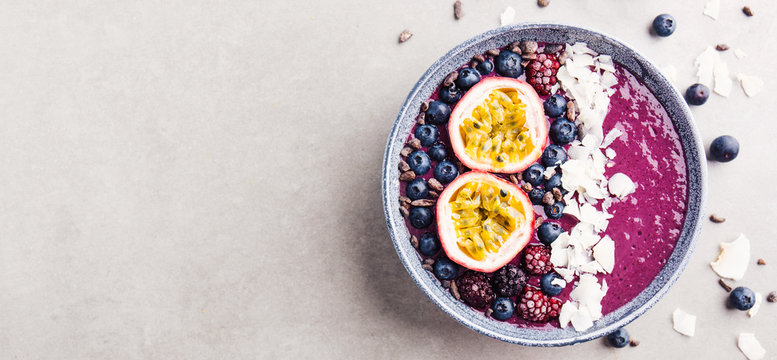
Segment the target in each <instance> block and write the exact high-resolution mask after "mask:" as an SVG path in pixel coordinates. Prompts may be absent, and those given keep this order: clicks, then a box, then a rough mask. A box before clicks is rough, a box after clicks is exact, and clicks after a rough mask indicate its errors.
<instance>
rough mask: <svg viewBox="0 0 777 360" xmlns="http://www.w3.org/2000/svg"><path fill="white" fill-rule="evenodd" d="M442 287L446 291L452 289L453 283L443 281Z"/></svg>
mask: <svg viewBox="0 0 777 360" xmlns="http://www.w3.org/2000/svg"><path fill="white" fill-rule="evenodd" d="M442 287H443V288H445V289H450V287H451V281H450V280H443V281H442Z"/></svg>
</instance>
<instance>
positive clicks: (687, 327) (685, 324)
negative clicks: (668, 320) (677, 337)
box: [672, 308, 696, 336]
mask: <svg viewBox="0 0 777 360" xmlns="http://www.w3.org/2000/svg"><path fill="white" fill-rule="evenodd" d="M672 323H673V327H674V330H675V331H677V332H679V333H680V334H683V335H685V336H693V334H694V333H696V315H691V314H689V313H687V312H685V311H683V310H682V309H680V308H677V309H675V310H674V312H673V313H672Z"/></svg>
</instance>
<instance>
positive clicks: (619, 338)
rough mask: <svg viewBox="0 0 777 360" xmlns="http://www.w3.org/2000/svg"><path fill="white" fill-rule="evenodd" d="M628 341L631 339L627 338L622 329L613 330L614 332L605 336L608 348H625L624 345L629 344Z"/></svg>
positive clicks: (627, 333)
mask: <svg viewBox="0 0 777 360" xmlns="http://www.w3.org/2000/svg"><path fill="white" fill-rule="evenodd" d="M629 341H631V337H629V332H628V331H626V329H623V328H620V329H618V330H615V332H613V333H611V334H610V335H607V342H609V343H610V346H612V347H615V348H622V347H626V345H628V344H629Z"/></svg>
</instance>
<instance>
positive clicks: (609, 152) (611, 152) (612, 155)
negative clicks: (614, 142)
mask: <svg viewBox="0 0 777 360" xmlns="http://www.w3.org/2000/svg"><path fill="white" fill-rule="evenodd" d="M604 154H605V155H607V158H608V159H610V160H612V159H615V155H618V154H616V153H615V150H613V149H611V148H606V149H604Z"/></svg>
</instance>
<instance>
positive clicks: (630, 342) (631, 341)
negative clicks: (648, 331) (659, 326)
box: [629, 339, 639, 347]
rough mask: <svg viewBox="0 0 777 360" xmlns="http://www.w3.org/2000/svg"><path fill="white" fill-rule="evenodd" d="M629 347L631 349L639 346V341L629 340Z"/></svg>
mask: <svg viewBox="0 0 777 360" xmlns="http://www.w3.org/2000/svg"><path fill="white" fill-rule="evenodd" d="M629 346H631V347H637V346H639V340H635V339H631V340H629Z"/></svg>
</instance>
